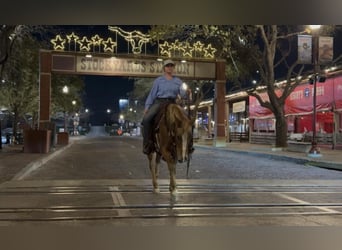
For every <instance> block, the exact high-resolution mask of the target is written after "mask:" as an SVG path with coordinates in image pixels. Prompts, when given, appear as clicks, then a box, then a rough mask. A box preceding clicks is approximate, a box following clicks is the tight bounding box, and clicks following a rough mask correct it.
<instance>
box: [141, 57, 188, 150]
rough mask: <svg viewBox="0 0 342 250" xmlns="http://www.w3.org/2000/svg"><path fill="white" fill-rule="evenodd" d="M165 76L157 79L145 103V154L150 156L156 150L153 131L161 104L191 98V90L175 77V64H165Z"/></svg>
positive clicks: (143, 123)
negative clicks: (185, 87)
mask: <svg viewBox="0 0 342 250" xmlns="http://www.w3.org/2000/svg"><path fill="white" fill-rule="evenodd" d="M163 70H164V74H163V75H161V76H159V77H158V78H156V79H155V80H154V82H153V86H152V89H151V91H150V93H149V95H148V97H147V99H146V102H145V111H144V117H143V120H142V125H143V153H144V154H147V155H148V154H150V153H151V152H152V151H153V150H154V142H153V139H152V132H153V131H152V129H153V123H154V118H155V117H156V115H157V113H158V111H159V109H160V106H161V104H163V103H166V102H168V103H170V102H171V103H176V99H177V98H183V99H186V98H187V97H188V96H190V91H191V90H190V89H187V90H186V89H184V88H183V87H182V81H181V80H180V79H179V78H178V77H176V76H174V75H173V73H174V70H175V63H174V62H173V61H172V60H170V59H168V60H165V61H164V62H163Z"/></svg>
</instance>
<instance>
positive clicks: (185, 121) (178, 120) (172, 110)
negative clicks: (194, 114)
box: [166, 104, 190, 130]
mask: <svg viewBox="0 0 342 250" xmlns="http://www.w3.org/2000/svg"><path fill="white" fill-rule="evenodd" d="M166 122H167V124H168V127H169V129H171V130H173V129H176V128H182V127H183V128H187V127H188V126H189V125H190V120H189V117H188V116H187V115H186V114H185V113H184V110H183V109H182V108H181V107H180V106H179V105H177V104H170V105H169V106H168V107H167V111H166Z"/></svg>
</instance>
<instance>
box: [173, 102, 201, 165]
mask: <svg viewBox="0 0 342 250" xmlns="http://www.w3.org/2000/svg"><path fill="white" fill-rule="evenodd" d="M167 121H168V127H169V128H170V130H171V131H172V133H171V135H172V137H173V138H174V139H173V140H174V141H173V144H174V146H175V148H174V150H175V152H174V156H176V159H175V160H177V161H178V162H184V161H187V160H188V157H189V154H191V153H192V152H193V139H192V126H193V122H194V121H193V120H192V119H191V120H190V119H189V117H188V116H187V115H186V114H185V112H184V110H183V109H182V108H181V107H180V106H178V105H170V106H169V109H168V114H167Z"/></svg>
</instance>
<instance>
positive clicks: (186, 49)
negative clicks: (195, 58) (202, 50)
mask: <svg viewBox="0 0 342 250" xmlns="http://www.w3.org/2000/svg"><path fill="white" fill-rule="evenodd" d="M180 50H181V51H183V56H188V57H192V51H193V50H194V48H193V47H191V46H190V44H189V43H188V42H186V43H185V45H183V46H181V47H180Z"/></svg>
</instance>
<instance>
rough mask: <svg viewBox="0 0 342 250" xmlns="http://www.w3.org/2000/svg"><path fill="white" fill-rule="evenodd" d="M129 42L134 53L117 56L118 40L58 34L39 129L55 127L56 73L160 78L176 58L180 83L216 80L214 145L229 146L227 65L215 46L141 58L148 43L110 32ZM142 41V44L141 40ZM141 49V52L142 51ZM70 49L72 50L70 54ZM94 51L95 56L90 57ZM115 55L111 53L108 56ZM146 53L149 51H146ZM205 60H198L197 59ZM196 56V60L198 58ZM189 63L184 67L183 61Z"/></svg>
mask: <svg viewBox="0 0 342 250" xmlns="http://www.w3.org/2000/svg"><path fill="white" fill-rule="evenodd" d="M109 29H110V30H112V31H114V32H116V35H120V36H122V37H124V38H125V39H126V41H127V42H128V46H130V48H131V51H130V52H131V53H128V54H126V55H119V54H114V52H116V50H115V49H116V48H117V42H116V40H115V39H114V40H113V39H112V38H108V39H104V38H101V37H99V36H98V35H95V36H93V37H91V39H88V38H87V37H83V38H81V39H80V38H79V37H78V36H77V35H75V34H74V33H72V34H71V35H67V38H66V39H65V38H63V37H61V36H60V35H57V36H56V38H55V39H52V40H51V42H52V44H53V45H54V46H53V47H54V50H41V51H40V85H39V86H40V87H39V88H40V89H39V93H40V103H39V127H40V128H41V127H47V126H46V124H47V123H50V101H51V96H50V92H51V73H61V74H81V75H108V76H134V77H156V76H159V75H161V74H162V62H161V61H159V60H157V59H160V58H164V59H166V58H170V57H171V58H172V59H173V60H174V61H175V62H176V72H175V73H176V75H177V76H179V77H180V78H181V79H192V80H214V81H215V83H216V84H215V94H216V96H215V139H214V145H215V146H217V147H219V146H225V145H226V131H225V128H226V125H227V124H226V122H227V121H226V120H227V119H226V114H227V111H226V105H225V95H226V77H225V60H218V59H215V58H214V53H215V51H216V49H215V48H213V47H212V46H211V45H210V44H209V45H205V44H202V43H200V42H196V43H194V44H193V45H190V44H189V43H180V42H178V41H175V42H174V43H168V42H163V43H161V44H159V48H160V50H159V51H160V53H159V55H146V53H145V54H142V52H143V45H145V46H146V43H147V42H148V41H149V40H148V39H147V37H146V36H144V34H142V33H139V32H136V33H134V32H126V33H125V32H124V31H123V30H121V29H120V28H116V27H110V28H109ZM136 39H138V40H136ZM137 46H138V47H137ZM66 48H71V49H69V51H65V49H66ZM89 51H92V56H91V57H86V55H87V54H88V52H89ZM105 52H110V53H105ZM145 52H146V51H145ZM200 54H201V55H202V58H198V57H197V55H200ZM193 56H195V57H193ZM184 58H186V61H185V62H182V60H183V59H184Z"/></svg>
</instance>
